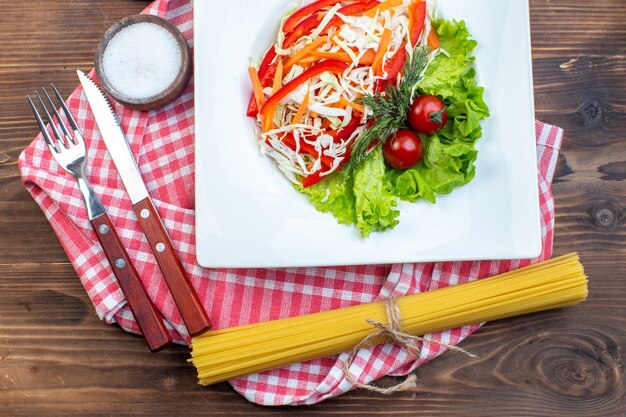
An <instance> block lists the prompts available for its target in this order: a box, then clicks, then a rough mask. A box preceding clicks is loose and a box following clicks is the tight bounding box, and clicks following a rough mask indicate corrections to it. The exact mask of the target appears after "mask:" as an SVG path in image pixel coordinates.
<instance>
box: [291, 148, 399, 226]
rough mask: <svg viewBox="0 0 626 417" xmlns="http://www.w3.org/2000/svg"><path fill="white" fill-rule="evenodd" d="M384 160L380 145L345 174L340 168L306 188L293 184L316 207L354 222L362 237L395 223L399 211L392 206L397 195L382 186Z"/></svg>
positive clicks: (339, 218) (342, 221)
mask: <svg viewBox="0 0 626 417" xmlns="http://www.w3.org/2000/svg"><path fill="white" fill-rule="evenodd" d="M386 169H387V168H386V166H385V161H384V159H383V154H382V150H381V149H376V150H374V151H373V152H372V153H371V155H369V156H368V158H367V159H366V160H365V161H363V163H362V164H361V165H360V166H359V167H358V168H357V169H356V170H355V171H354V173H353V174H352V175H351V176H350V177H348V178H346V177H345V176H344V175H343V174H342V173H341V172H337V173H335V174H332V175H330V176H329V177H328V178H326V179H325V180H323V181H321V182H319V183H317V184H315V185H313V186H311V187H308V188H303V187H300V186H296V188H297V189H298V190H299V191H301V192H302V193H304V194H307V195H308V196H309V200H310V201H311V202H312V203H313V204H314V205H315V208H316V209H317V210H319V211H321V212H326V213H332V214H333V215H334V216H335V217H336V218H337V221H338V222H339V223H343V224H356V226H357V227H358V228H359V229H360V230H361V235H362V236H363V237H367V236H369V235H370V234H371V233H372V232H382V231H384V230H387V229H390V228H393V227H395V226H396V225H397V224H398V220H397V218H398V216H399V215H400V212H399V211H398V210H394V209H393V207H395V206H396V204H397V200H398V199H397V198H396V197H394V196H393V195H391V192H390V191H389V190H388V189H387V188H386V187H385V183H384V176H385V172H386Z"/></svg>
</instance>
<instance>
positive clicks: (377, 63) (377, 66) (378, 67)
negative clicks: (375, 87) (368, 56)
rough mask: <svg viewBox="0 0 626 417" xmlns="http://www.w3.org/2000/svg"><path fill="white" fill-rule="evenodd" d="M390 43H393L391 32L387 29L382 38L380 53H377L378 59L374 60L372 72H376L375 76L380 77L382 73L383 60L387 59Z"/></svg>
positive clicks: (379, 47) (379, 46)
mask: <svg viewBox="0 0 626 417" xmlns="http://www.w3.org/2000/svg"><path fill="white" fill-rule="evenodd" d="M390 43H391V30H389V29H387V28H385V30H384V31H383V34H382V36H381V37H380V44H379V45H378V52H376V57H375V58H374V62H373V63H372V70H373V71H374V75H380V73H381V72H382V68H383V59H384V58H385V54H386V53H387V49H389V44H390Z"/></svg>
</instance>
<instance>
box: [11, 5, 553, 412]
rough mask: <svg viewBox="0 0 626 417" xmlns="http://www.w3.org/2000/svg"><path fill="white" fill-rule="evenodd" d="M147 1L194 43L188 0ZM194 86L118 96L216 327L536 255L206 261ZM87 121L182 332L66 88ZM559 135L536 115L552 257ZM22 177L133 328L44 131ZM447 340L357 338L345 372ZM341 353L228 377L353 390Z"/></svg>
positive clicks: (86, 274) (281, 394) (453, 335)
mask: <svg viewBox="0 0 626 417" xmlns="http://www.w3.org/2000/svg"><path fill="white" fill-rule="evenodd" d="M146 12H148V13H152V14H158V15H160V16H162V17H165V18H167V19H168V20H170V21H171V22H172V23H174V24H176V25H177V26H178V27H179V28H180V29H181V31H182V32H183V34H184V35H185V37H186V38H187V40H188V42H189V43H190V44H191V43H192V37H193V21H192V7H191V2H190V1H183V0H169V1H168V0H157V1H156V2H155V3H153V4H152V5H151V6H150V7H149V8H148V9H147V10H146ZM193 103H194V101H193V86H192V85H190V86H189V87H188V88H187V90H186V91H185V93H184V94H183V95H182V97H180V98H179V99H178V100H177V101H176V102H174V103H172V104H170V105H168V106H167V107H165V108H163V109H161V110H158V111H151V112H138V111H132V110H129V109H125V108H123V107H121V106H116V107H115V111H116V113H117V114H118V116H119V118H120V119H121V124H122V126H123V127H124V130H125V131H126V136H127V138H128V140H129V142H130V146H131V149H132V151H133V153H134V155H135V157H136V159H137V161H138V164H139V166H140V169H141V172H142V175H143V178H144V180H145V182H146V185H147V187H148V190H149V192H150V195H151V196H152V198H153V199H154V201H155V204H156V206H157V209H158V211H159V214H160V215H161V216H162V218H163V220H164V222H165V226H166V227H167V230H168V232H169V234H170V236H171V238H172V241H173V243H174V246H175V248H176V249H177V250H178V253H179V255H180V257H181V259H182V261H183V263H184V265H185V268H186V270H187V273H188V274H189V277H190V278H191V280H192V282H193V284H194V286H195V288H196V290H197V292H198V294H199V295H200V298H201V299H202V300H203V302H204V306H205V308H206V310H207V311H208V313H209V316H210V317H211V320H212V321H213V323H214V325H215V328H224V327H231V326H238V325H243V324H247V323H254V322H260V321H267V320H272V319H279V318H284V317H290V316H295V315H302V314H308V313H314V312H318V311H322V310H329V309H336V308H340V307H346V306H350V305H354V304H358V303H367V302H371V301H374V300H379V299H382V298H385V297H388V296H389V295H394V296H400V295H405V294H413V293H417V292H422V291H428V290H433V289H436V288H440V287H445V286H448V285H454V284H458V283H462V282H467V281H471V280H475V279H478V278H481V277H486V276H490V275H494V274H497V273H501V272H504V271H508V270H510V269H514V268H518V267H520V266H524V265H528V264H530V263H531V262H533V261H485V262H454V263H427V264H413V265H393V266H351V267H339V268H305V269H281V270H279V269H252V270H246V269H216V270H211V269H203V268H201V267H200V266H198V264H197V263H196V258H195V235H194V147H193V140H194V139H193V133H194V113H193ZM68 105H69V108H70V109H71V110H72V113H73V114H74V115H75V116H76V119H77V120H78V124H79V125H80V126H81V128H82V129H83V131H84V136H85V140H86V142H87V146H88V156H87V160H88V163H87V175H88V177H89V180H90V181H91V182H92V184H93V186H94V188H95V190H96V192H97V193H98V195H99V196H100V197H101V198H102V200H103V202H104V205H105V207H106V209H107V211H108V213H109V215H110V217H111V219H112V221H113V223H114V224H115V227H116V228H117V230H118V232H119V234H120V237H121V239H122V242H123V243H124V245H125V247H126V248H127V249H128V252H129V254H130V256H131V258H132V259H133V260H134V263H135V266H136V267H137V270H138V271H139V274H140V275H141V278H142V280H143V282H144V284H145V286H146V288H147V289H148V292H149V294H150V297H151V298H152V300H153V301H154V302H155V305H156V306H157V307H158V309H159V310H160V311H161V313H162V314H163V316H164V317H165V319H166V320H167V324H168V328H169V329H170V330H171V332H172V335H173V337H174V339H175V340H176V341H178V342H181V343H185V342H189V336H188V334H187V333H186V331H185V328H184V326H183V325H182V322H181V318H180V315H179V312H178V311H177V309H176V306H175V305H174V302H173V300H172V297H171V295H170V293H169V291H168V289H167V287H166V284H165V282H164V280H163V277H162V275H161V272H160V270H159V268H158V266H157V264H156V261H155V259H154V257H153V255H152V253H151V252H150V249H149V247H148V243H147V241H146V239H145V237H144V235H143V234H142V232H141V230H140V228H139V226H138V224H137V221H136V219H135V216H134V214H133V213H132V211H131V206H130V201H129V199H128V196H127V195H126V193H125V191H124V187H123V185H122V182H121V180H120V178H119V176H118V174H117V171H116V170H115V167H114V165H113V162H112V161H111V158H110V156H109V155H108V154H107V152H106V150H105V145H104V143H103V141H102V140H101V138H100V133H99V132H98V130H97V129H96V127H95V121H94V118H93V115H92V114H91V111H90V109H89V107H88V104H87V101H86V98H85V96H84V95H83V94H82V90H81V88H78V89H77V90H76V91H75V92H74V93H73V94H72V95H71V97H70V98H69V100H68ZM562 136H563V131H562V130H561V129H559V128H556V127H553V126H549V125H546V124H543V123H540V122H537V141H538V142H537V143H538V145H539V146H538V152H539V168H540V178H539V193H540V196H541V213H542V216H541V221H542V235H543V248H544V250H543V253H542V254H541V256H540V258H539V259H536V260H534V261H537V260H543V259H547V258H550V256H551V252H552V234H553V227H554V203H553V199H552V195H551V193H550V184H551V182H552V176H553V172H554V168H555V165H556V159H557V156H558V150H559V146H560V142H561V138H562ZM19 165H20V169H21V172H22V176H23V181H24V185H25V186H26V188H27V189H28V191H30V193H31V194H32V195H33V197H34V199H35V200H36V201H37V203H38V204H39V205H40V206H41V208H42V209H43V212H44V213H45V215H46V217H47V218H48V220H49V221H50V223H51V224H52V227H53V228H54V230H55V232H56V234H57V236H58V237H59V240H60V241H61V244H62V245H63V247H64V248H65V251H66V252H67V255H68V257H69V259H70V260H71V262H72V264H73V265H74V268H75V269H76V272H77V273H78V275H79V277H80V279H81V282H82V284H83V285H84V286H85V289H86V290H87V294H88V295H89V297H90V298H91V300H92V301H93V304H94V306H95V308H96V312H97V314H98V315H99V316H100V317H101V318H102V319H104V320H105V321H106V322H107V323H118V324H119V325H120V326H122V327H123V328H124V329H125V330H127V331H130V332H134V333H137V332H138V328H137V326H136V323H135V321H134V320H133V316H132V314H131V313H130V310H129V308H128V306H127V305H126V302H125V299H124V295H123V294H122V292H121V291H120V288H119V287H118V284H117V282H116V280H115V277H114V275H113V273H112V271H111V267H110V266H109V264H108V262H107V261H106V259H105V256H104V253H103V251H102V249H101V248H100V245H99V244H98V240H97V238H96V235H95V234H94V232H93V230H92V229H91V226H90V223H89V221H88V220H87V213H86V210H85V207H84V206H83V202H82V199H81V196H80V194H79V192H78V189H77V188H76V184H75V181H74V179H73V178H71V177H70V176H69V175H67V174H66V173H65V172H64V171H63V170H62V169H61V168H60V167H59V166H58V165H57V164H56V162H55V161H54V160H53V159H52V158H51V156H50V154H49V152H48V150H47V149H46V145H45V143H44V140H43V139H42V138H41V137H39V136H38V137H37V138H36V139H35V141H34V142H33V143H32V144H31V145H30V146H29V147H28V148H26V150H25V151H24V153H23V154H22V155H21V157H20V160H19ZM478 327H479V325H474V326H469V327H464V328H462V329H454V330H450V331H446V332H441V333H437V334H432V335H426V337H427V338H429V339H433V340H437V341H442V342H444V343H446V344H452V345H454V344H457V343H459V342H460V341H461V340H463V339H464V338H465V337H467V336H468V335H469V334H471V333H472V332H473V331H475V330H476V329H477V328H478ZM445 350H446V349H445V348H443V347H442V346H441V345H438V344H435V343H424V344H423V346H422V347H421V354H420V357H419V359H418V360H414V359H413V358H411V357H409V355H407V353H406V352H404V351H402V350H401V349H399V348H398V347H397V346H396V345H393V344H386V345H383V346H378V347H375V348H370V349H362V350H361V351H360V353H359V355H358V356H357V357H356V359H355V360H354V363H353V364H352V367H351V368H350V371H351V373H352V374H353V375H354V376H355V377H358V380H359V381H360V382H364V383H367V382H370V381H372V380H375V379H377V378H380V377H382V376H384V375H405V374H407V373H408V372H410V371H411V370H413V369H415V368H416V367H418V366H420V365H422V364H424V363H426V362H428V361H429V360H431V359H433V358H434V357H436V356H438V355H440V354H442V353H443V352H444V351H445ZM345 357H346V355H345V354H343V355H340V356H339V357H327V358H323V359H318V360H314V361H309V362H306V363H300V364H295V365H292V366H289V367H286V368H282V369H276V370H272V371H269V372H264V373H261V374H256V375H251V376H248V377H246V378H239V379H236V380H233V381H231V383H232V385H233V387H234V388H235V389H236V390H237V391H239V392H240V393H241V394H243V395H244V396H245V397H246V398H247V399H248V400H250V401H254V402H256V403H259V404H264V405H284V404H312V403H316V402H319V401H322V400H324V399H326V398H330V397H333V396H336V395H339V394H342V393H344V392H346V391H348V390H349V389H350V388H351V387H352V386H351V384H350V383H349V382H348V381H346V380H345V378H343V375H342V366H341V364H342V362H341V361H342V360H343V359H345Z"/></svg>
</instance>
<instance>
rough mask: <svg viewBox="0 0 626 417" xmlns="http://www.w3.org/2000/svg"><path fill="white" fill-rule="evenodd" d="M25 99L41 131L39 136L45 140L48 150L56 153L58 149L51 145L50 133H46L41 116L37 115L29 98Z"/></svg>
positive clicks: (35, 108)
mask: <svg viewBox="0 0 626 417" xmlns="http://www.w3.org/2000/svg"><path fill="white" fill-rule="evenodd" d="M26 97H27V98H28V103H29V104H30V108H31V110H32V111H33V114H34V115H35V119H36V120H37V124H38V125H39V130H41V134H42V136H43V138H44V139H45V141H46V144H47V145H48V148H50V150H52V151H54V152H58V149H57V148H56V146H54V144H53V143H52V138H50V133H48V129H46V124H45V123H44V122H43V120H42V119H41V115H40V114H39V111H38V110H37V107H35V103H33V100H32V99H31V98H30V96H26Z"/></svg>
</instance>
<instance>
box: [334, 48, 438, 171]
mask: <svg viewBox="0 0 626 417" xmlns="http://www.w3.org/2000/svg"><path fill="white" fill-rule="evenodd" d="M429 52H430V49H429V48H428V47H425V46H419V47H416V48H415V49H414V50H413V58H412V59H408V60H407V62H406V63H405V64H404V68H403V70H402V74H403V77H402V79H401V81H400V84H399V85H394V84H389V85H387V87H386V88H385V91H384V92H382V93H375V94H374V95H367V96H365V97H363V98H361V99H360V100H358V101H359V102H360V103H362V104H363V105H365V106H366V107H368V108H369V109H370V110H372V112H373V116H372V119H371V120H373V124H372V125H371V126H370V127H368V128H367V129H365V130H364V131H363V133H361V134H360V135H359V137H358V138H357V139H356V140H355V142H354V145H353V146H352V155H351V157H350V160H349V161H348V163H347V164H346V166H345V169H344V173H345V174H346V175H348V174H349V173H350V172H352V170H354V169H355V168H356V167H357V166H359V164H360V163H361V162H363V160H364V159H365V157H366V156H367V155H368V154H369V152H371V151H372V150H373V149H374V148H376V147H378V146H380V145H382V144H383V143H385V140H387V138H388V137H389V136H391V135H393V134H394V133H396V132H397V131H398V130H399V129H405V128H407V127H408V121H407V117H408V112H409V109H410V108H411V104H412V103H411V96H412V95H413V91H414V89H415V87H416V85H417V83H418V82H419V81H420V80H421V79H422V76H423V73H424V70H425V69H426V66H427V65H428V54H429Z"/></svg>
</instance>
